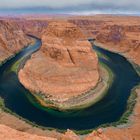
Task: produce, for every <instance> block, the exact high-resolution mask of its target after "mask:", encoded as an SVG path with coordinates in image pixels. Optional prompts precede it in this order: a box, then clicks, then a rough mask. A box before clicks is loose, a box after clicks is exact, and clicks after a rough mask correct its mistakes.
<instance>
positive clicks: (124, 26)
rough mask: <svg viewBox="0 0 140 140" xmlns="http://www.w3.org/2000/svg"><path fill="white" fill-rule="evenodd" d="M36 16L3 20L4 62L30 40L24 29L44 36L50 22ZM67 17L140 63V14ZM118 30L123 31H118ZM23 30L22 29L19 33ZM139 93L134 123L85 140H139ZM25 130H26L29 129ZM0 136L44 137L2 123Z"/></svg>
mask: <svg viewBox="0 0 140 140" xmlns="http://www.w3.org/2000/svg"><path fill="white" fill-rule="evenodd" d="M35 19H36V18H27V20H25V21H24V22H23V21H19V20H15V22H13V21H12V22H11V21H10V20H11V19H10V20H9V19H8V20H3V21H2V22H1V21H0V27H1V28H0V34H1V36H0V60H1V61H4V60H5V59H7V58H9V57H10V56H11V55H13V54H14V53H15V52H17V50H21V48H22V47H23V46H24V45H25V44H26V43H27V42H28V41H27V42H26V41H25V40H26V39H25V38H24V37H25V36H24V37H23V36H22V34H23V32H22V30H23V31H25V33H30V34H33V35H37V36H39V37H40V36H41V34H40V33H41V32H42V30H44V28H46V26H47V22H48V21H45V23H43V22H42V19H46V17H43V18H42V19H41V20H40V19H39V18H37V20H36V21H35ZM67 20H68V21H70V22H72V23H74V24H76V25H77V26H79V27H80V28H81V29H82V31H83V32H84V33H86V34H87V36H88V37H93V38H97V43H98V44H100V45H102V47H105V48H108V49H110V50H113V51H117V52H123V54H124V55H125V56H127V58H129V59H131V60H132V61H133V62H135V63H137V64H140V58H139V56H140V55H139V53H140V47H139V41H140V34H139V32H140V30H139V29H140V28H139V26H140V25H139V23H140V18H139V17H128V16H126V17H125V16H112V15H98V16H86V17H85V16H80V17H72V18H67ZM27 21H28V22H27ZM41 22H42V23H41ZM40 24H41V26H40ZM17 25H19V26H20V28H21V29H22V30H20V29H19V27H18V26H17ZM42 25H43V26H42ZM114 25H115V26H114ZM116 25H117V26H116ZM118 26H119V27H118ZM15 27H16V29H15ZM42 27H43V28H42ZM118 29H120V30H119V31H118ZM19 30H20V32H19V33H18V31H19ZM5 32H6V34H7V36H9V37H8V40H7V38H6V36H4V33H5ZM15 33H16V34H15ZM17 34H18V35H17ZM23 35H24V34H23ZM120 35H121V36H122V37H123V38H122V39H121V38H120V39H119V37H121V36H120ZM10 36H11V37H10ZM12 36H13V38H12ZM21 36H22V37H23V38H22V39H21V38H20V39H21V41H22V43H23V45H21V44H20V45H17V44H16V42H18V41H15V38H16V40H18V38H19V37H21ZM9 38H11V39H9ZM116 38H117V40H116ZM20 39H19V40H20ZM114 39H115V40H114ZM23 40H24V41H23ZM7 42H9V43H7ZM10 42H12V43H10ZM13 42H15V43H13ZM25 42H26V43H25ZM123 42H124V43H123ZM24 43H25V44H24ZM120 43H121V44H120ZM8 44H10V45H8ZM12 44H13V47H12V48H11V47H10V46H11V45H12ZM5 47H6V49H5ZM40 53H41V52H40ZM137 93H138V100H137V105H136V108H135V111H134V114H133V115H132V120H133V124H132V125H130V126H128V127H125V128H112V127H110V128H107V129H105V131H104V132H103V133H101V131H100V130H99V131H98V132H96V131H94V132H93V133H91V134H89V135H87V136H86V138H85V139H86V140H108V138H110V140H126V139H127V140H139V139H140V133H139V132H140V90H139V89H138V90H137ZM0 123H1V122H0ZM22 131H25V129H24V130H22ZM62 136H64V137H62V138H63V139H62V138H61V139H60V138H58V137H57V139H58V140H78V139H80V138H78V137H76V136H75V134H74V133H73V132H72V131H68V132H67V133H65V134H62ZM52 137H53V136H52ZM104 137H105V138H104ZM0 139H2V140H16V139H18V140H19V139H20V140H22V139H23V140H29V139H31V140H41V139H42V137H39V136H37V135H33V134H32V135H31V134H28V133H24V132H20V131H16V130H13V129H11V128H9V127H7V126H4V125H0ZM47 139H48V137H43V140H47ZM49 139H50V138H49ZM83 139H84V138H83ZM85 139H84V140H85Z"/></svg>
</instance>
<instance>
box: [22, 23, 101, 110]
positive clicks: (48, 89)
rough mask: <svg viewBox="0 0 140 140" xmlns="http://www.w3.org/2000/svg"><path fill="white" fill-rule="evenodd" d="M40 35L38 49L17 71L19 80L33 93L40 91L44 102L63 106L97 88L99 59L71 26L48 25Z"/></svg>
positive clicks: (81, 34) (77, 30) (63, 24)
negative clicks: (40, 44) (40, 42)
mask: <svg viewBox="0 0 140 140" xmlns="http://www.w3.org/2000/svg"><path fill="white" fill-rule="evenodd" d="M42 34H43V35H42V38H41V39H42V46H41V49H40V50H39V51H38V52H37V53H35V54H33V55H32V57H31V59H30V60H29V61H27V63H26V64H25V66H24V68H23V69H21V70H20V71H19V80H20V82H21V83H22V84H23V85H24V86H25V87H26V88H27V89H29V90H30V91H31V92H32V93H39V92H40V93H41V94H42V96H43V95H44V96H45V98H46V101H47V99H48V100H50V101H51V102H53V101H54V102H53V104H55V102H58V103H59V104H60V105H61V106H63V102H66V101H67V100H69V99H71V98H73V97H77V96H80V95H81V94H84V93H86V92H88V91H89V90H90V89H91V88H94V87H95V86H96V84H97V82H98V80H99V73H98V58H97V55H96V53H95V52H94V51H93V50H92V48H91V44H90V43H89V42H88V41H87V39H86V37H85V36H84V34H83V33H82V32H81V31H80V29H79V28H78V27H76V26H75V25H74V24H72V23H69V22H65V21H61V22H60V21H56V22H50V23H49V25H48V27H47V29H46V30H43V33H42ZM83 76H84V77H83ZM33 81H34V82H33ZM35 95H36V94H35ZM44 100H45V99H44ZM57 107H58V105H57Z"/></svg>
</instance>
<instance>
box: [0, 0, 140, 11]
mask: <svg viewBox="0 0 140 140" xmlns="http://www.w3.org/2000/svg"><path fill="white" fill-rule="evenodd" d="M37 8H40V9H41V8H42V11H43V9H44V11H45V10H46V9H47V10H52V11H53V10H54V11H59V12H60V11H61V12H73V13H74V12H78V11H82V12H84V11H85V12H86V11H92V13H94V12H98V13H103V12H105V11H106V12H108V11H114V12H121V11H122V12H127V11H129V12H137V13H140V12H139V11H140V10H139V9H140V2H139V0H3V1H1V3H0V10H2V9H25V10H26V9H32V10H34V9H37Z"/></svg>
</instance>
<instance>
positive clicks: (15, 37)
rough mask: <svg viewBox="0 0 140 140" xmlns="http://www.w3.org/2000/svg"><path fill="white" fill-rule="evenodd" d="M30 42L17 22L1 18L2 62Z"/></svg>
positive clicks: (0, 60)
mask: <svg viewBox="0 0 140 140" xmlns="http://www.w3.org/2000/svg"><path fill="white" fill-rule="evenodd" d="M28 43H29V39H28V38H27V36H26V35H25V34H24V33H23V31H22V30H20V28H19V27H18V25H17V23H16V22H14V21H10V20H0V63H2V62H4V61H5V60H7V59H8V58H9V57H11V56H13V55H14V54H16V53H17V52H19V51H20V50H21V49H22V48H23V47H25V46H26V45H27V44H28Z"/></svg>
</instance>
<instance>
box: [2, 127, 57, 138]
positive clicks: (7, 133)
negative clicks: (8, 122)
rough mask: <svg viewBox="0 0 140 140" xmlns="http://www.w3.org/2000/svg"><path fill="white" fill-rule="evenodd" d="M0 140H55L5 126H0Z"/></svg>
mask: <svg viewBox="0 0 140 140" xmlns="http://www.w3.org/2000/svg"><path fill="white" fill-rule="evenodd" d="M0 139H1V140H57V139H55V138H50V137H42V136H37V135H32V134H28V133H24V132H20V131H17V130H14V129H12V128H10V127H7V126H5V125H0Z"/></svg>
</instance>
